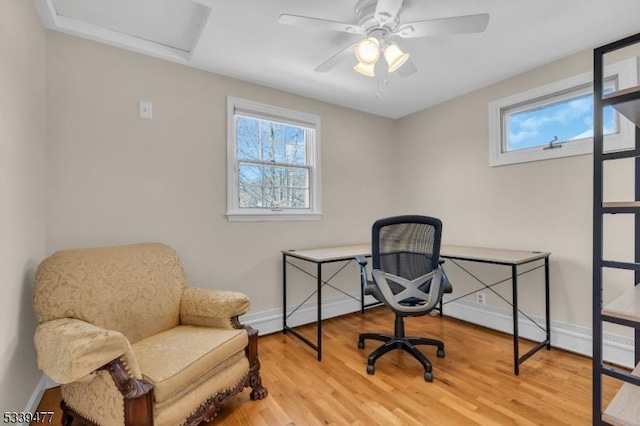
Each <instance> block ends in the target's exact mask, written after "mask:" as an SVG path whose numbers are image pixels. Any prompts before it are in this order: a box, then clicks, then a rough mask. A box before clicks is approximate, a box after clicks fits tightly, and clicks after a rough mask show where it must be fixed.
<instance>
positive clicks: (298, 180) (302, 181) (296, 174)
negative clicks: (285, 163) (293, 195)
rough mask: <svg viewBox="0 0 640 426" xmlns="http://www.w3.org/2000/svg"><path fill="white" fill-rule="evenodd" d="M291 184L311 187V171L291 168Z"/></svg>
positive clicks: (299, 186) (292, 185)
mask: <svg viewBox="0 0 640 426" xmlns="http://www.w3.org/2000/svg"><path fill="white" fill-rule="evenodd" d="M289 186H291V187H293V188H309V171H308V170H307V169H289Z"/></svg>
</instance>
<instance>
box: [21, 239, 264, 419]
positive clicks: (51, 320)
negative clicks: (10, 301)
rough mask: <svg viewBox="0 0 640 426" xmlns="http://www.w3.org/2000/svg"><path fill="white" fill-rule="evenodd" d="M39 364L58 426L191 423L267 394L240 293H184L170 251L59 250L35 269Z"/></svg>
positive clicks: (151, 246)
mask: <svg viewBox="0 0 640 426" xmlns="http://www.w3.org/2000/svg"><path fill="white" fill-rule="evenodd" d="M33 307H34V310H35V313H36V316H37V318H38V322H39V326H38V328H37V330H36V333H35V346H36V350H37V352H38V365H39V367H40V368H41V369H42V371H44V372H45V373H46V374H47V375H48V376H49V377H51V378H52V379H54V380H55V381H57V382H58V383H60V384H61V392H62V399H63V401H62V408H63V411H64V420H63V424H69V423H71V420H72V419H73V418H76V419H78V420H80V421H81V423H83V424H89V425H92V424H97V425H104V426H111V425H168V426H175V425H197V424H199V423H201V422H203V421H209V420H211V419H212V418H213V417H215V415H216V414H217V412H218V411H219V409H220V408H221V406H222V405H223V404H224V403H225V402H226V401H227V400H229V399H230V398H232V397H233V396H234V395H236V394H237V393H239V392H241V391H242V390H243V389H244V388H245V387H248V386H250V387H251V388H252V392H251V399H253V400H256V399H261V398H264V397H265V396H266V395H267V390H266V389H265V388H264V387H263V386H262V382H261V379H260V372H259V369H260V363H259V361H258V352H257V340H258V335H257V331H255V330H253V329H252V328H251V327H248V326H243V325H241V324H240V323H239V321H238V316H240V315H242V314H244V313H245V312H247V311H248V310H249V307H250V302H249V300H248V299H247V297H246V296H245V295H243V294H241V293H236V292H230V291H217V290H206V289H198V288H188V287H187V286H186V278H185V273H184V270H183V268H182V264H181V262H180V258H179V257H178V255H177V254H176V252H175V251H174V250H172V249H171V248H170V247H168V246H166V245H163V244H157V243H145V244H136V245H130V246H122V247H101V248H89V249H77V250H64V251H59V252H57V253H55V254H53V255H52V256H50V257H49V258H47V259H45V260H44V261H43V262H42V263H41V264H40V266H39V267H38V270H37V272H36V283H35V292H34V298H33Z"/></svg>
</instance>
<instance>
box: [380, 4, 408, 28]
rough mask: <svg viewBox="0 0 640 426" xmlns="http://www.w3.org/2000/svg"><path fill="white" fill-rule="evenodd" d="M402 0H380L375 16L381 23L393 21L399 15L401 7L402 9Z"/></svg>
mask: <svg viewBox="0 0 640 426" xmlns="http://www.w3.org/2000/svg"><path fill="white" fill-rule="evenodd" d="M402 1H403V0H378V4H376V11H375V12H374V13H373V17H374V18H375V19H376V21H378V22H379V23H380V25H384V24H386V23H390V22H393V21H394V20H395V19H396V17H397V16H398V13H400V9H402Z"/></svg>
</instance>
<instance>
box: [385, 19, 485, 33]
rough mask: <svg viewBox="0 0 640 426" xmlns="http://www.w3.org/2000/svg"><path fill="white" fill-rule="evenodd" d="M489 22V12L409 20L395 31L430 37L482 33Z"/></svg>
mask: <svg viewBox="0 0 640 426" xmlns="http://www.w3.org/2000/svg"><path fill="white" fill-rule="evenodd" d="M488 24H489V14H488V13H481V14H479V15H467V16H455V17H453V18H441V19H432V20H430V21H420V22H408V23H406V24H402V25H400V26H399V27H398V29H397V30H395V31H394V32H393V34H394V35H397V36H400V37H403V38H413V37H429V36H439V35H450V34H470V33H481V32H483V31H484V30H485V29H486V28H487V25H488Z"/></svg>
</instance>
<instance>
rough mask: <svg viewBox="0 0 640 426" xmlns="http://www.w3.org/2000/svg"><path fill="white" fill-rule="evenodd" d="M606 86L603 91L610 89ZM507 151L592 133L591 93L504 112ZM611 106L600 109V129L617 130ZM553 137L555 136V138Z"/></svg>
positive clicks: (581, 136) (607, 131)
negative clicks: (601, 115)
mask: <svg viewBox="0 0 640 426" xmlns="http://www.w3.org/2000/svg"><path fill="white" fill-rule="evenodd" d="M611 91H612V89H608V90H606V91H605V93H606V92H611ZM507 117H508V129H509V134H508V143H507V146H506V150H507V151H516V150H520V149H527V148H532V147H539V146H545V145H548V144H549V142H552V141H554V139H555V141H554V142H568V141H572V140H578V139H583V138H588V137H592V136H593V93H587V94H584V95H580V96H576V97H573V98H569V99H564V100H561V101H558V102H551V103H547V104H544V105H540V106H538V107H535V108H531V109H528V110H525V111H521V112H517V113H511V114H507ZM616 123H617V122H616V117H615V112H614V110H613V108H612V107H607V108H605V110H604V125H603V131H604V133H605V134H612V133H616V132H617V131H618V129H617V125H616ZM556 137H557V139H556Z"/></svg>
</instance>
